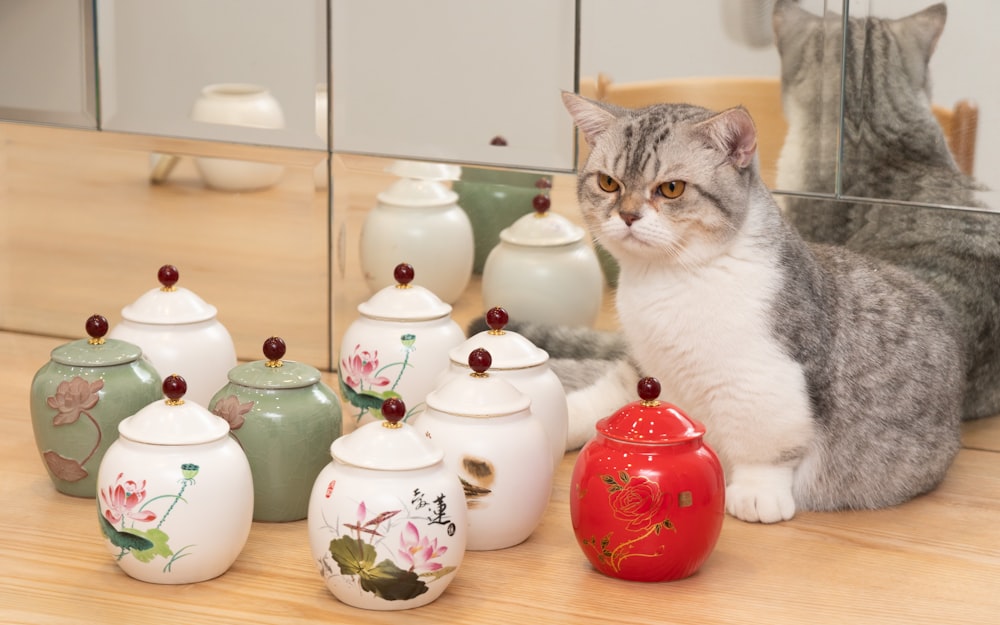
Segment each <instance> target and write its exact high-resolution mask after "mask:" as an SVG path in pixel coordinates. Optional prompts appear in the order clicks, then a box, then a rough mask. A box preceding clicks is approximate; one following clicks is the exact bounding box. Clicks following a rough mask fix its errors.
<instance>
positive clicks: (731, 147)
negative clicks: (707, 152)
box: [696, 106, 757, 169]
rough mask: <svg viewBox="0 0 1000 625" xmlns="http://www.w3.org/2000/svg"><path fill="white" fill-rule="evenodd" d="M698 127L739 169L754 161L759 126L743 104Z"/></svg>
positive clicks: (701, 123) (711, 143)
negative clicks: (756, 125) (757, 126)
mask: <svg viewBox="0 0 1000 625" xmlns="http://www.w3.org/2000/svg"><path fill="white" fill-rule="evenodd" d="M696 128H697V129H698V130H699V131H700V132H702V134H703V135H704V136H705V138H706V139H707V140H708V142H709V144H710V145H712V146H713V147H715V148H717V149H718V150H719V151H720V152H722V153H723V154H725V155H726V156H727V157H728V158H729V160H730V161H731V162H732V163H733V165H735V166H736V167H737V168H738V169H745V168H746V167H747V166H748V165H750V163H752V162H753V158H754V155H756V154H757V128H756V127H755V126H754V123H753V118H751V117H750V113H748V112H747V110H746V109H745V108H743V107H742V106H737V107H736V108H731V109H728V110H725V111H723V112H721V113H719V114H718V115H715V116H714V117H711V118H709V119H706V120H705V121H703V122H700V123H699V124H698V125H697V126H696Z"/></svg>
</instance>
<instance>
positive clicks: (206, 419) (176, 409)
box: [118, 376, 229, 445]
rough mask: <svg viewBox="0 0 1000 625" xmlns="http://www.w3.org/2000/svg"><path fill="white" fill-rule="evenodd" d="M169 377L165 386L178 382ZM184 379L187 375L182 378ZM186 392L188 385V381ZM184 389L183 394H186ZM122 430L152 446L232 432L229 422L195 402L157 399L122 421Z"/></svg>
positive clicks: (211, 438) (207, 439)
mask: <svg viewBox="0 0 1000 625" xmlns="http://www.w3.org/2000/svg"><path fill="white" fill-rule="evenodd" d="M176 377H179V376H167V378H166V379H164V380H163V388H164V390H165V392H166V390H167V389H168V387H169V386H170V385H172V384H176V382H175V381H173V380H172V379H173V378H176ZM181 380H182V381H183V378H181ZM183 389H184V391H186V390H187V384H186V383H184V387H183ZM183 394H184V392H183V391H182V392H181V393H180V395H181V396H183ZM118 433H119V434H120V435H121V436H123V437H125V438H127V439H129V440H133V441H136V442H138V443H147V444H150V445H198V444H201V443H210V442H212V441H215V440H218V439H220V438H222V437H224V436H226V435H228V434H229V422H228V421H226V420H225V419H223V418H222V417H219V416H216V415H214V414H212V413H211V412H209V411H208V409H207V408H205V407H204V406H201V405H199V404H197V403H195V402H193V401H184V400H183V397H179V398H177V399H169V398H168V399H164V400H156V401H154V402H152V403H150V404H147V405H146V406H145V407H143V408H141V409H140V410H139V412H137V413H135V414H134V415H132V416H131V417H126V418H125V419H124V420H122V422H121V423H119V424H118Z"/></svg>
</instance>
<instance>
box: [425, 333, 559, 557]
mask: <svg viewBox="0 0 1000 625" xmlns="http://www.w3.org/2000/svg"><path fill="white" fill-rule="evenodd" d="M490 361H491V357H490V354H489V352H487V351H486V350H484V349H476V350H473V352H472V353H471V354H470V355H469V366H470V368H471V369H472V371H471V372H470V373H469V374H468V375H465V376H460V377H457V378H454V379H452V380H449V381H447V382H445V383H444V384H443V385H441V386H440V387H438V388H437V389H435V390H434V391H432V392H431V393H430V394H429V395H428V396H427V408H426V409H425V410H424V411H423V412H421V413H420V414H418V415H416V416H415V417H414V420H413V427H414V428H416V429H417V431H419V432H421V433H423V434H424V435H425V436H427V437H428V438H430V439H431V440H432V441H434V443H436V444H437V445H439V446H440V447H442V448H443V449H444V454H445V455H444V461H445V464H446V465H447V466H448V467H449V468H450V469H451V470H452V471H454V472H455V473H456V474H458V476H459V477H460V478H461V480H462V484H463V486H464V487H465V496H466V501H467V503H468V506H469V542H468V549H470V550H473V551H486V550H493V549H504V548H506V547H512V546H514V545H517V544H520V543H521V542H523V541H524V540H526V539H527V538H528V537H529V536H530V535H531V533H532V532H534V531H535V528H536V527H538V524H539V523H540V522H541V519H542V515H543V514H544V513H545V508H546V506H547V505H548V501H549V496H550V494H551V491H552V457H551V453H550V452H549V442H548V437H547V435H546V434H545V428H544V427H543V426H542V424H541V422H539V420H538V419H535V418H534V417H532V415H531V410H530V406H531V400H530V398H529V397H528V396H527V395H525V394H524V393H522V392H521V391H519V390H517V388H515V387H514V385H513V384H511V383H510V382H508V381H506V380H504V379H501V378H500V377H499V376H495V375H490V374H489V373H488V372H487V369H488V368H489V364H490Z"/></svg>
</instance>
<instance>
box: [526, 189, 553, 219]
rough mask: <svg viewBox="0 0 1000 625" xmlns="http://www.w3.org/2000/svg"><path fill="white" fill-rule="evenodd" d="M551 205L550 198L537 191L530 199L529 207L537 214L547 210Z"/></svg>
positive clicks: (542, 213)
mask: <svg viewBox="0 0 1000 625" xmlns="http://www.w3.org/2000/svg"><path fill="white" fill-rule="evenodd" d="M550 206H552V200H550V199H549V196H547V195H544V194H542V193H539V194H538V195H536V196H535V197H534V198H532V199H531V207H532V208H534V209H535V212H536V213H538V214H539V215H544V214H545V211H547V210H549V207H550Z"/></svg>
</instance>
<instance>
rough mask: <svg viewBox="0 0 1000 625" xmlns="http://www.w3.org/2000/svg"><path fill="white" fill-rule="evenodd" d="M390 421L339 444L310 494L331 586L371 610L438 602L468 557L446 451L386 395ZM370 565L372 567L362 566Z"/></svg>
mask: <svg viewBox="0 0 1000 625" xmlns="http://www.w3.org/2000/svg"><path fill="white" fill-rule="evenodd" d="M383 411H384V412H385V413H386V420H384V421H381V422H378V423H369V424H367V425H365V426H364V427H361V428H359V429H357V430H355V431H354V432H351V433H350V434H348V435H346V436H342V437H340V438H338V439H337V440H336V441H334V442H333V444H332V445H331V446H330V454H331V455H332V457H333V461H332V462H330V464H328V465H327V466H326V468H324V469H323V470H322V471H321V472H320V474H319V476H318V477H317V478H316V482H315V484H314V486H313V489H312V494H311V495H310V498H309V515H308V523H307V524H308V529H309V544H310V548H311V551H312V555H313V558H314V560H315V561H316V564H317V567H318V568H319V572H320V574H321V575H322V576H323V579H324V581H325V582H326V586H327V588H328V589H329V590H330V592H331V593H333V596H335V597H336V598H337V599H339V600H340V601H343V602H344V603H346V604H348V605H352V606H354V607H358V608H365V609H369V610H404V609H408V608H415V607H418V606H422V605H426V604H428V603H430V602H431V601H434V600H435V599H437V598H438V597H439V596H440V595H441V593H443V592H444V590H445V588H446V587H447V586H448V585H449V584H450V583H451V581H452V580H453V579H454V577H455V575H456V573H457V571H458V569H459V566H460V565H461V563H462V559H463V558H464V556H465V549H466V542H467V538H468V520H467V508H466V504H465V496H464V493H463V490H462V485H461V483H460V482H459V480H458V478H457V477H456V475H455V473H454V472H453V471H451V470H450V469H448V468H447V467H446V466H445V465H444V463H443V457H444V453H443V452H442V450H441V449H440V448H439V447H438V446H437V445H434V444H433V442H432V441H430V440H428V439H427V438H425V437H424V436H423V435H422V433H420V432H418V431H416V430H414V429H413V427H412V426H410V425H408V424H406V423H403V422H402V421H401V420H400V419H401V418H402V416H403V414H404V413H405V411H406V407H405V405H404V404H403V403H402V402H401V401H400V400H398V399H395V398H392V399H389V400H387V401H386V402H385V404H384V408H383ZM359 563H362V564H363V565H364V566H359Z"/></svg>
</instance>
